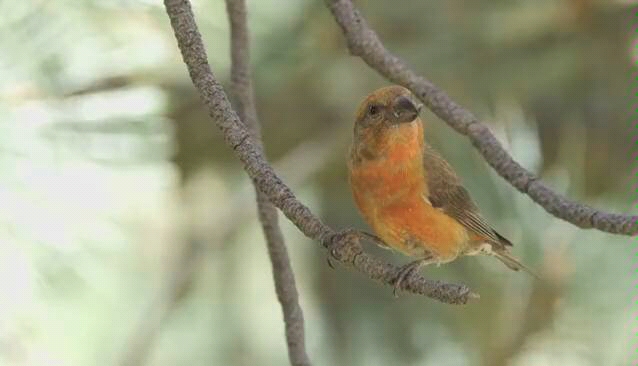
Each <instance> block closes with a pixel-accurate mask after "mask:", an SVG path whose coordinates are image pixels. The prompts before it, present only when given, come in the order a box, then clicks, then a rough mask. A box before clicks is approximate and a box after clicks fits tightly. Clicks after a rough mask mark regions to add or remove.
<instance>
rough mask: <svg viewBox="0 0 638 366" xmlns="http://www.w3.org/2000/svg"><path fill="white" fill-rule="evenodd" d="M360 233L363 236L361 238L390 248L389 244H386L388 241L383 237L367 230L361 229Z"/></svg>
mask: <svg viewBox="0 0 638 366" xmlns="http://www.w3.org/2000/svg"><path fill="white" fill-rule="evenodd" d="M359 235H360V236H361V238H363V239H366V240H368V241H370V242H372V243H374V244H376V245H378V246H380V247H382V248H384V249H389V248H390V247H389V246H388V244H386V242H384V241H383V239H381V238H380V237H378V236H376V235H374V234H370V233H367V232H365V231H359Z"/></svg>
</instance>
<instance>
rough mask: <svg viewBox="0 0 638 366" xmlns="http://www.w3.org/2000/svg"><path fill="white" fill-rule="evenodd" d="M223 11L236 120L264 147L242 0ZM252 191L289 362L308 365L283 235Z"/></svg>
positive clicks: (232, 0) (269, 208) (270, 209)
mask: <svg viewBox="0 0 638 366" xmlns="http://www.w3.org/2000/svg"><path fill="white" fill-rule="evenodd" d="M226 11H227V12H228V20H229V22H230V43H231V81H232V91H233V94H234V95H235V98H236V101H237V111H238V113H239V118H240V119H241V120H242V121H243V122H244V123H245V124H246V126H247V127H248V130H249V132H250V133H251V137H252V140H253V143H255V144H256V145H257V146H259V147H260V148H263V144H262V141H261V132H260V125H259V119H258V117H257V108H256V106H255V96H254V89H253V85H252V78H251V72H250V40H249V32H248V25H247V15H246V3H245V1H244V0H226ZM255 191H256V194H257V211H258V215H259V221H260V222H261V226H262V228H263V231H264V237H265V239H266V245H267V247H268V255H269V256H270V262H271V263H272V271H273V278H274V282H275V292H276V293H277V299H278V300H279V302H280V303H281V309H282V311H283V314H284V324H285V333H286V342H287V344H288V359H289V360H290V363H291V364H292V365H310V358H309V357H308V354H307V352H306V341H305V334H304V320H303V311H302V310H301V306H300V305H299V295H298V292H297V286H296V284H295V275H294V272H293V270H292V266H291V264H290V258H289V256H288V250H287V249H286V243H285V242H284V235H283V233H282V232H281V228H280V227H279V223H278V216H277V208H275V206H273V205H272V203H270V201H268V197H266V195H265V194H264V193H262V192H261V191H259V189H258V188H257V187H256V186H255Z"/></svg>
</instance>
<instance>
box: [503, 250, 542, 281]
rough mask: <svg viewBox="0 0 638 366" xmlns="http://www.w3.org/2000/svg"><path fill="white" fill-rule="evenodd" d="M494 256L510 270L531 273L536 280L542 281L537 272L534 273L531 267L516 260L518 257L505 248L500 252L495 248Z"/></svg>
mask: <svg viewBox="0 0 638 366" xmlns="http://www.w3.org/2000/svg"><path fill="white" fill-rule="evenodd" d="M492 255H494V256H495V257H496V258H498V259H499V260H500V261H501V262H503V263H504V264H505V265H506V266H507V267H508V268H510V269H512V270H514V271H520V270H521V269H522V270H524V271H525V272H527V273H529V274H530V275H532V276H534V277H535V278H536V279H538V280H540V279H541V277H540V276H539V275H538V274H537V273H536V272H535V271H533V270H532V269H530V268H529V267H527V266H526V265H524V264H523V263H521V261H519V260H518V259H516V257H514V256H513V255H512V254H510V253H509V252H508V251H507V249H506V248H503V249H500V250H498V249H496V248H493V250H492Z"/></svg>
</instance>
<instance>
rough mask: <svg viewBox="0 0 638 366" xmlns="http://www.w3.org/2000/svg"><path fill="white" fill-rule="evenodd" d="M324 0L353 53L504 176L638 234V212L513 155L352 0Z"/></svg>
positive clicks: (604, 227)
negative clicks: (558, 188) (556, 186)
mask: <svg viewBox="0 0 638 366" xmlns="http://www.w3.org/2000/svg"><path fill="white" fill-rule="evenodd" d="M325 2H326V5H327V6H328V8H329V9H330V11H331V12H332V15H333V16H334V17H335V20H336V21H337V23H338V24H339V26H340V27H341V29H342V31H343V34H344V36H345V38H346V41H347V42H348V49H349V50H350V53H351V54H353V55H355V56H359V57H360V58H361V59H362V60H363V61H365V63H366V64H368V65H369V66H370V67H371V68H373V69H374V70H376V71H377V72H378V73H379V74H381V75H383V76H384V77H385V78H387V79H388V80H390V81H392V82H394V83H397V84H400V85H403V86H404V87H406V88H408V89H410V90H411V91H412V92H413V93H414V94H415V95H416V96H417V97H418V98H419V99H420V100H421V101H422V102H423V103H424V104H425V105H426V106H427V107H428V108H429V109H430V110H431V111H432V112H433V113H434V114H436V115H437V116H438V117H439V118H441V119H442V120H443V121H445V122H446V123H447V124H448V125H450V126H451V127H452V128H454V129H455V130H456V131H457V132H459V133H461V134H463V135H465V136H467V137H469V139H470V141H471V142H472V144H473V145H474V147H476V148H477V149H478V151H479V152H480V153H481V154H482V155H483V157H484V158H485V160H486V161H487V162H488V164H490V166H491V167H492V168H494V170H496V172H497V173H498V174H499V175H500V176H502V177H503V178H505V179H506V180H507V181H508V182H509V183H510V184H511V185H512V186H514V187H515V188H516V189H518V190H519V191H521V192H522V193H525V194H527V195H528V196H529V197H530V198H531V199H532V200H534V202H536V203H538V204H539V205H540V206H541V207H543V208H544V209H545V210H546V211H547V212H549V213H550V214H552V215H554V216H556V217H558V218H560V219H563V220H565V221H568V222H570V223H572V224H574V225H576V226H578V227H580V228H583V229H588V228H595V229H598V230H601V231H606V232H608V233H612V234H622V235H635V234H638V216H631V215H622V214H615V213H608V212H604V211H600V210H597V209H595V208H593V207H591V206H588V205H585V204H582V203H578V202H574V201H570V200H568V199H567V198H565V197H564V196H562V195H560V194H558V193H556V192H554V191H552V189H551V188H549V187H548V186H547V185H545V184H544V183H543V182H541V181H540V180H539V179H538V177H536V176H534V175H533V174H532V173H531V172H529V171H527V170H526V169H525V168H523V167H522V166H521V165H520V164H519V163H517V162H516V161H514V159H512V157H511V156H510V155H509V154H508V153H507V151H505V149H503V146H501V144H500V143H499V142H498V140H497V139H496V138H495V137H494V135H493V134H492V133H491V132H490V130H489V129H488V128H487V126H485V124H483V123H482V122H481V121H479V119H478V118H476V116H474V115H473V114H472V113H471V112H470V111H468V110H466V109H465V108H463V107H461V106H460V105H459V104H457V103H456V102H455V101H453V100H452V99H451V98H450V97H449V96H448V95H447V94H446V93H445V92H444V91H442V90H441V89H439V88H437V87H436V86H435V85H434V84H432V82H430V81H429V80H427V79H426V78H424V77H422V76H419V75H417V74H416V73H414V71H412V70H411V69H410V68H409V67H408V65H407V64H406V63H405V62H404V61H403V60H401V59H400V58H398V57H397V56H395V55H393V54H392V53H390V52H389V51H388V50H387V49H386V48H385V46H383V43H381V40H380V39H379V37H378V36H377V34H376V33H375V32H374V30H372V29H371V28H370V27H369V26H368V24H367V22H366V21H365V19H364V18H363V16H361V14H360V13H359V11H358V10H357V9H356V8H355V6H354V5H353V4H352V1H351V0H325Z"/></svg>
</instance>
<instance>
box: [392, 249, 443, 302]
mask: <svg viewBox="0 0 638 366" xmlns="http://www.w3.org/2000/svg"><path fill="white" fill-rule="evenodd" d="M436 262H437V260H436V259H435V258H434V256H433V255H428V256H426V257H424V258H421V259H418V260H415V261H413V262H410V263H408V264H406V265H404V266H402V267H399V270H398V271H397V273H396V275H395V277H394V284H393V287H394V289H393V290H392V294H393V295H394V297H398V295H397V292H398V290H401V284H402V283H403V281H405V280H406V279H407V278H409V277H410V276H412V275H414V273H415V272H417V271H418V270H419V269H421V267H423V266H427V265H429V264H433V263H436Z"/></svg>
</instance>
